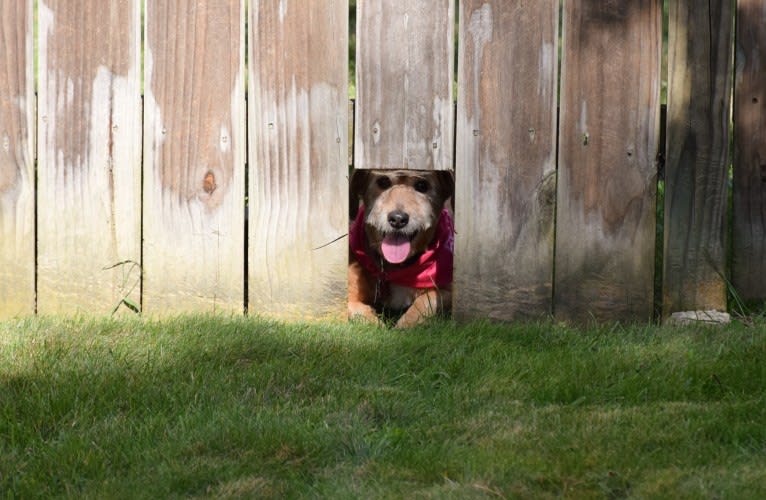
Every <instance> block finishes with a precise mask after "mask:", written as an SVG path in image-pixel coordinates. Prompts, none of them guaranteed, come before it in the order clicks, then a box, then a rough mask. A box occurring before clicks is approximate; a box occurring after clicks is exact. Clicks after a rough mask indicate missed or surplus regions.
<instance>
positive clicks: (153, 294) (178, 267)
mask: <svg viewBox="0 0 766 500" xmlns="http://www.w3.org/2000/svg"><path fill="white" fill-rule="evenodd" d="M244 17H245V12H244V5H243V0H193V1H190V0H148V1H147V3H146V24H147V27H146V33H147V38H146V50H145V74H146V77H145V90H144V92H145V97H144V120H145V125H144V270H145V274H144V276H145V278H144V309H145V310H146V311H148V312H149V313H162V312H164V313H177V312H186V311H194V312H213V311H216V312H217V311H237V312H240V311H242V310H243V306H244V227H245V220H244V207H245V199H244V192H245V187H244V179H245V175H244V174H245V168H244V167H245V150H246V147H245V98H244V84H245V83H244V76H245V65H244Z"/></svg>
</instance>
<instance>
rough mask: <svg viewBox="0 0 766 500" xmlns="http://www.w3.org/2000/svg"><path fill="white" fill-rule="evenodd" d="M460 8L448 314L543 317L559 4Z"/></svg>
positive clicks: (472, 3) (471, 0)
mask: <svg viewBox="0 0 766 500" xmlns="http://www.w3.org/2000/svg"><path fill="white" fill-rule="evenodd" d="M461 7H462V10H461V11H460V20H461V23H460V37H459V40H460V47H459V54H458V60H459V62H458V67H459V68H460V74H459V78H458V81H459V82H460V83H459V88H458V96H459V99H458V107H457V135H456V137H457V139H456V141H457V145H456V150H457V154H456V159H457V160H456V168H455V170H456V206H457V210H456V228H457V233H458V234H457V238H456V251H455V259H456V261H455V304H454V311H455V315H456V317H458V318H483V317H489V318H496V319H504V320H510V319H518V318H534V317H540V316H543V315H549V314H550V313H551V302H552V284H553V283H552V282H553V228H554V209H555V206H554V203H555V192H556V140H557V138H556V104H557V102H556V97H557V96H556V91H557V89H556V84H557V73H558V52H557V50H558V48H557V46H558V11H559V2H558V0H547V1H542V2H540V1H531V0H527V1H516V2H507V1H504V0H494V1H490V2H488V1H479V0H465V1H464V2H461Z"/></svg>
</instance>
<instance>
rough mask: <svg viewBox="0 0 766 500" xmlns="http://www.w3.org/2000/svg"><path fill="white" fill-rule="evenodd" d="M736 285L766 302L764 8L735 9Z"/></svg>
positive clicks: (752, 2)
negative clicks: (736, 10)
mask: <svg viewBox="0 0 766 500" xmlns="http://www.w3.org/2000/svg"><path fill="white" fill-rule="evenodd" d="M737 9H738V12H737V45H736V47H737V50H736V64H737V70H736V84H735V90H734V217H733V221H734V228H733V232H734V234H733V252H734V255H733V259H732V282H733V284H734V288H735V289H736V291H737V293H738V294H739V296H740V297H741V298H742V299H744V300H746V301H755V300H764V299H766V2H763V1H762V0H739V2H738V4H737Z"/></svg>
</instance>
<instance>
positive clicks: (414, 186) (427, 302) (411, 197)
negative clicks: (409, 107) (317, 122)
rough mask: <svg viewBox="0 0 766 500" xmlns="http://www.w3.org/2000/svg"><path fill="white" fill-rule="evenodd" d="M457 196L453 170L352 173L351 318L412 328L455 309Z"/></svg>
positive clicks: (349, 289)
mask: <svg viewBox="0 0 766 500" xmlns="http://www.w3.org/2000/svg"><path fill="white" fill-rule="evenodd" d="M454 193H455V181H454V175H453V173H452V172H450V171H433V170H361V169H360V170H355V171H354V172H353V173H352V175H351V177H350V180H349V218H350V221H349V222H350V223H349V234H348V238H349V252H350V259H349V263H350V264H349V274H348V311H349V317H350V318H351V319H354V318H359V319H362V320H366V321H370V322H373V323H380V322H383V323H389V322H391V323H395V324H396V326H398V327H407V326H413V325H415V324H417V323H419V322H421V321H423V320H425V319H427V318H428V317H430V316H433V315H437V314H443V313H446V312H448V311H449V310H450V309H451V297H452V271H453V269H452V255H453V247H454V223H453V217H454V216H453V198H454Z"/></svg>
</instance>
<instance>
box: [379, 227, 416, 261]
mask: <svg viewBox="0 0 766 500" xmlns="http://www.w3.org/2000/svg"><path fill="white" fill-rule="evenodd" d="M380 249H381V251H382V252H383V257H384V258H385V259H386V260H387V261H388V262H390V263H391V264H399V263H401V262H404V261H405V260H407V256H408V255H409V254H410V240H409V239H408V238H407V237H406V236H404V235H402V234H387V235H386V237H385V238H383V243H381V245H380Z"/></svg>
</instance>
